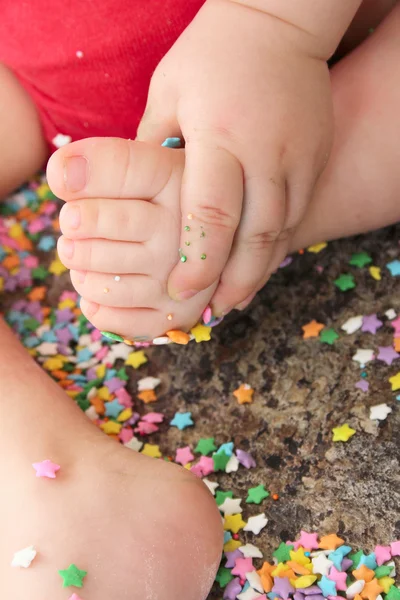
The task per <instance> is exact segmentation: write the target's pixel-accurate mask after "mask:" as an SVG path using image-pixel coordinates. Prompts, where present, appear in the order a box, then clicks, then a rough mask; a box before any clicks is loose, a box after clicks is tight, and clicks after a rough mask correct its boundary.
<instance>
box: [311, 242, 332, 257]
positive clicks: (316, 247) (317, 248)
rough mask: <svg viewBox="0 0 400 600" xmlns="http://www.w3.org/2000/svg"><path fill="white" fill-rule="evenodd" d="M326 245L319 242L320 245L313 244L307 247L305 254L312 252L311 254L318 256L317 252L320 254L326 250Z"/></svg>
mask: <svg viewBox="0 0 400 600" xmlns="http://www.w3.org/2000/svg"><path fill="white" fill-rule="evenodd" d="M327 245H328V244H327V243H326V242H321V243H320V244H314V245H313V246H309V247H308V248H307V252H313V254H318V252H321V250H323V249H324V248H326V247H327Z"/></svg>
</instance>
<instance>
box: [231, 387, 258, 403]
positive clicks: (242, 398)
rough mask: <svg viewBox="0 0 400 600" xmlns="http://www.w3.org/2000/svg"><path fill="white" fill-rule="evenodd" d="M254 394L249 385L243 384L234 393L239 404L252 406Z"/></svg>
mask: <svg viewBox="0 0 400 600" xmlns="http://www.w3.org/2000/svg"><path fill="white" fill-rule="evenodd" d="M253 394H254V390H253V388H252V387H251V386H250V385H249V384H248V383H242V385H240V386H239V387H238V388H237V390H235V391H234V392H233V395H234V396H235V398H236V399H237V401H238V402H239V404H250V403H251V402H253Z"/></svg>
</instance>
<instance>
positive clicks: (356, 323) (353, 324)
mask: <svg viewBox="0 0 400 600" xmlns="http://www.w3.org/2000/svg"><path fill="white" fill-rule="evenodd" d="M362 324H363V317H362V315H357V317H351V318H350V319H347V321H346V322H345V323H343V325H342V327H341V328H342V329H343V331H345V332H346V333H347V334H348V335H350V334H352V333H355V332H356V331H357V330H358V329H360V327H362Z"/></svg>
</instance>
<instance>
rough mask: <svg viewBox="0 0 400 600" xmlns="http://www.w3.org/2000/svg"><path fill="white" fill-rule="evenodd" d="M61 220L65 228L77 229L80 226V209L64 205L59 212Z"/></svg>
mask: <svg viewBox="0 0 400 600" xmlns="http://www.w3.org/2000/svg"><path fill="white" fill-rule="evenodd" d="M61 220H62V223H63V224H64V225H66V226H67V227H70V228H71V229H78V227H79V225H80V224H81V209H80V208H79V206H74V205H70V204H64V206H63V210H62V212H61Z"/></svg>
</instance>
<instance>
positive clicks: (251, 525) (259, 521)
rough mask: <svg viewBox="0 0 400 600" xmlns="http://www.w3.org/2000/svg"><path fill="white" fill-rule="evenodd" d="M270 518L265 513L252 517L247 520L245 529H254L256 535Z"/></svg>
mask: <svg viewBox="0 0 400 600" xmlns="http://www.w3.org/2000/svg"><path fill="white" fill-rule="evenodd" d="M267 523H268V519H267V517H266V516H265V514H264V513H261V514H259V515H256V516H254V517H250V518H249V520H248V521H247V525H246V526H245V527H244V528H243V531H252V532H253V533H254V534H255V535H258V534H259V533H260V531H261V529H264V527H265V526H266V524H267Z"/></svg>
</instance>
